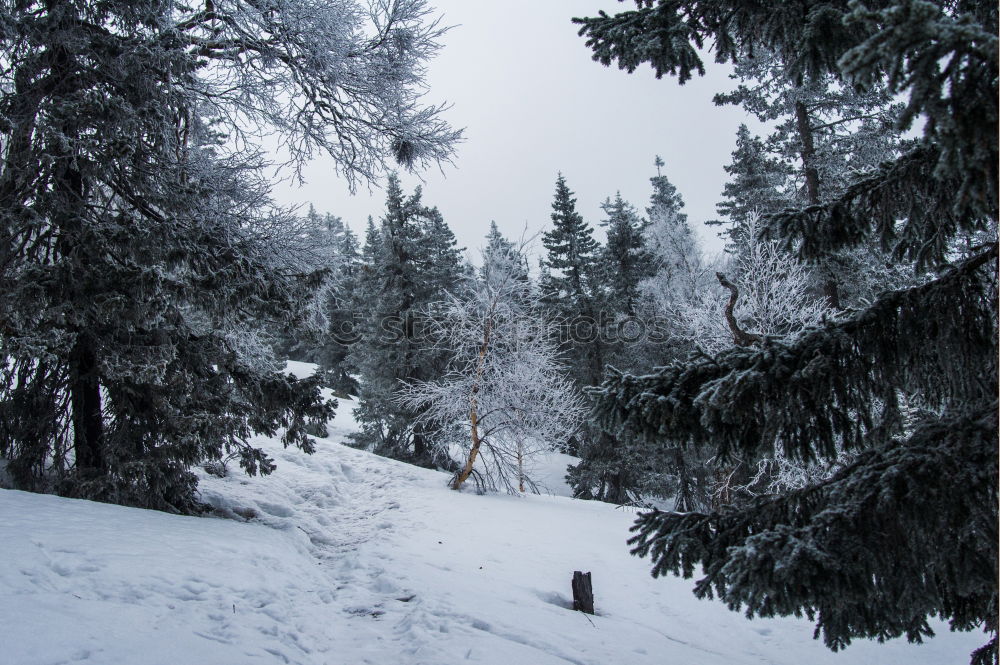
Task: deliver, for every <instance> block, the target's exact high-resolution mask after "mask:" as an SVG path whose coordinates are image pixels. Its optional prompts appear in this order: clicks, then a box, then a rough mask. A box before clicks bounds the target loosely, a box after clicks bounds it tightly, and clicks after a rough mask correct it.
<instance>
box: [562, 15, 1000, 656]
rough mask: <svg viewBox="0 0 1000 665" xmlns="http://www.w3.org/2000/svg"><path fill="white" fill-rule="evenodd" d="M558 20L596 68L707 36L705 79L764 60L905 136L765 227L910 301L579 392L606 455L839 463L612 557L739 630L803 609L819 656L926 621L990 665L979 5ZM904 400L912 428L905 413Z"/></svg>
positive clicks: (680, 69) (988, 126)
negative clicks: (845, 458)
mask: <svg viewBox="0 0 1000 665" xmlns="http://www.w3.org/2000/svg"><path fill="white" fill-rule="evenodd" d="M577 21H578V22H579V23H580V24H581V25H582V27H581V33H582V34H583V35H585V36H586V37H587V43H588V45H589V46H590V47H591V48H592V49H593V50H594V57H595V59H597V60H599V61H601V62H603V63H604V64H610V63H611V62H612V61H616V62H617V63H618V64H619V66H620V67H622V68H624V69H627V70H629V71H632V70H634V69H635V68H636V67H637V66H638V65H639V64H641V63H644V62H648V63H650V64H651V65H652V66H653V68H654V70H655V72H656V73H657V75H663V74H665V73H670V74H676V75H678V77H679V79H680V80H681V81H682V82H683V81H685V80H687V79H689V78H690V77H691V76H692V75H693V74H694V73H695V72H698V73H701V72H702V71H703V69H704V65H703V63H702V61H701V58H700V54H699V51H698V50H697V49H698V47H700V46H702V45H703V44H704V43H705V42H706V41H708V40H714V45H715V51H716V54H717V58H718V59H719V60H720V61H738V60H739V59H740V58H745V57H747V56H748V55H750V54H751V53H753V52H755V51H757V50H760V49H766V50H767V51H770V52H773V53H775V54H777V57H778V58H780V60H781V64H782V66H783V67H784V69H785V71H786V72H787V73H788V74H789V76H790V77H792V78H793V79H794V78H795V77H799V76H801V77H802V78H803V79H804V80H809V79H813V80H815V79H819V78H821V77H824V76H828V75H832V76H836V77H841V80H845V81H848V82H849V84H850V85H854V86H860V87H868V88H869V89H872V88H873V87H875V86H884V89H885V91H886V92H887V93H888V94H890V95H905V96H906V97H907V99H906V106H905V109H904V110H903V112H902V114H901V116H900V121H899V123H900V124H899V125H898V126H899V128H900V129H901V130H905V129H906V128H908V127H909V125H910V124H911V123H912V122H913V121H914V120H915V119H916V118H917V117H920V116H923V118H924V119H925V123H924V127H923V135H922V137H921V138H920V139H918V140H917V141H915V143H914V145H913V146H911V147H910V148H909V149H908V150H907V151H906V152H904V153H903V154H902V155H900V156H899V157H896V158H895V159H891V160H888V161H886V162H884V163H883V164H881V165H879V166H878V167H877V168H875V169H872V170H869V171H868V172H866V173H864V174H861V175H860V177H858V178H856V179H855V180H854V181H853V182H852V183H851V184H849V185H848V186H847V187H846V188H845V189H844V190H843V192H842V193H841V194H839V195H838V196H836V197H835V198H833V199H831V200H826V201H823V200H821V201H819V202H818V203H814V204H813V205H809V206H807V207H805V208H801V209H799V210H789V211H783V212H781V213H777V214H775V215H772V216H770V217H769V218H768V220H767V228H766V232H767V233H769V234H771V235H772V236H774V237H778V238H781V239H783V240H784V241H785V242H786V243H787V245H788V246H789V248H791V249H794V250H795V251H796V252H797V253H798V255H799V256H800V257H801V258H803V259H815V258H820V257H823V256H825V255H829V254H830V253H832V252H837V251H840V250H843V249H845V248H850V247H854V246H857V245H859V244H861V243H863V242H867V241H870V240H874V241H877V242H879V243H881V244H882V245H883V246H884V247H885V248H886V249H887V250H889V251H891V252H892V253H893V255H894V256H896V257H897V258H898V259H900V260H906V261H908V262H909V263H910V266H911V267H912V269H913V270H915V271H916V272H917V273H918V274H920V275H921V281H922V283H920V284H919V285H918V286H914V287H911V288H904V289H899V290H895V291H889V292H886V293H884V294H882V295H881V296H880V297H878V298H877V299H876V300H875V302H873V303H871V304H870V305H869V306H867V307H865V308H863V309H861V310H860V311H858V312H856V313H854V314H851V315H848V316H844V317H842V318H841V319H839V320H835V321H832V322H828V323H826V324H825V325H823V326H821V327H818V328H815V329H813V330H811V331H807V332H805V333H803V334H801V335H799V336H797V337H796V338H795V339H794V341H790V342H783V341H781V340H779V339H776V340H770V341H768V343H767V344H764V345H763V346H759V347H758V346H751V347H746V348H737V349H733V350H731V351H727V352H723V353H721V354H719V355H718V356H717V357H715V358H702V359H699V358H693V359H691V360H689V361H687V362H678V363H673V364H671V365H669V366H667V367H664V368H662V369H660V370H658V371H657V372H655V373H653V374H651V375H647V376H641V377H636V376H629V375H626V374H621V373H618V374H615V375H613V376H612V377H611V378H610V379H609V380H608V381H607V382H606V383H605V384H604V385H603V386H602V388H601V390H600V394H599V416H600V418H601V420H602V422H603V423H604V424H605V425H606V426H608V427H613V428H615V429H616V430H617V431H619V432H621V433H622V434H623V435H626V436H632V437H639V438H645V439H652V440H660V439H666V440H669V441H673V442H675V443H676V444H677V445H681V446H692V447H696V448H704V449H708V450H711V451H713V452H714V453H715V454H716V455H717V456H718V457H719V458H720V459H722V460H726V459H729V458H731V457H732V456H734V455H745V456H751V457H753V456H756V455H760V454H766V453H767V451H769V450H773V449H774V447H775V446H777V445H780V446H781V447H782V448H783V450H784V451H785V453H786V455H788V456H789V457H791V458H793V459H795V460H797V461H802V462H808V461H812V460H816V459H833V458H835V456H836V455H837V454H838V451H839V450H842V449H846V450H848V451H851V452H853V453H854V454H855V455H856V457H855V461H854V462H852V463H851V464H849V465H847V466H846V467H845V468H843V469H842V470H841V471H840V472H838V473H836V474H835V475H834V476H832V477H831V478H828V479H826V480H823V481H821V482H818V483H815V484H810V485H808V486H806V487H803V488H801V489H797V490H793V491H790V492H787V493H783V494H777V495H768V496H762V497H759V498H757V499H754V500H752V501H749V502H748V503H746V504H744V505H741V506H738V507H733V508H729V509H725V510H720V511H717V512H688V513H675V512H658V511H654V512H650V513H646V514H644V515H642V516H640V518H639V520H638V522H637V524H636V526H635V530H636V532H637V533H636V535H635V536H634V538H633V539H632V540H631V543H632V544H633V545H634V546H635V549H634V550H633V551H634V552H636V553H638V554H640V555H644V556H650V557H651V558H652V560H653V562H654V569H653V572H654V574H655V575H660V574H664V573H668V572H672V573H675V574H684V575H685V576H691V575H693V574H694V573H695V571H696V570H700V571H702V577H701V578H700V579H699V580H698V582H697V583H696V586H695V593H696V594H697V595H699V596H702V597H712V596H715V595H717V596H719V597H720V598H721V599H723V600H724V601H725V602H727V603H728V604H729V606H730V607H731V608H733V609H742V610H743V611H745V613H746V614H747V615H748V616H774V615H791V614H795V615H800V614H805V615H806V616H809V617H810V618H812V619H813V620H815V621H816V622H817V635H822V637H823V639H824V641H825V643H826V644H827V645H828V646H829V647H830V648H832V649H835V650H836V649H841V648H843V647H846V646H847V645H848V644H849V643H850V642H851V640H852V639H855V638H859V637H865V638H877V639H880V640H882V639H889V638H893V637H898V636H903V635H905V636H906V637H907V638H908V639H910V640H913V641H920V640H921V639H922V638H923V637H926V636H929V635H931V634H932V631H931V629H930V626H929V625H928V617H931V616H935V615H936V616H939V617H941V618H944V619H947V620H948V621H949V622H950V624H951V628H952V629H954V630H973V629H975V628H984V629H985V630H986V631H988V632H989V633H991V634H992V636H993V637H992V639H991V640H990V642H989V643H988V644H987V645H985V646H984V647H983V648H981V649H979V650H977V651H976V652H974V653H973V656H972V660H973V662H974V663H978V664H984V665H985V664H986V663H990V662H993V663H995V662H997V638H996V631H997V607H998V597H997V574H996V570H997V569H996V565H997V554H998V552H997V542H998V538H997V499H996V497H997V491H998V478H997V475H998V474H997V465H996V459H997V452H998V451H997V441H998V434H997V410H998V404H997V341H996V340H997V323H996V322H997V308H996V298H997V292H996V270H997V268H996V262H997V239H996V229H997V226H996V224H997V181H998V179H997V164H998V152H997V144H998V140H997V139H998V136H997V120H998V118H997V97H998V95H997V80H998V57H997V49H996V41H997V37H996V35H997V8H996V5H995V3H985V2H962V3H930V2H913V1H910V0H895V1H887V2H877V3H876V2H847V1H840V0H825V1H823V2H810V3H803V2H798V1H793V0H788V1H784V2H772V3H767V5H762V4H755V3H744V2H734V1H729V0H727V1H725V2H716V3H702V2H693V1H691V2H688V1H686V0H685V1H679V2H658V3H653V2H650V1H646V0H640V2H638V9H637V11H633V12H626V13H622V14H619V15H615V16H609V15H606V14H601V15H599V16H597V17H594V18H587V19H577ZM663 31H669V33H670V34H671V36H672V38H671V39H669V40H667V39H661V38H660V35H661V34H662V32H663ZM944 63H947V66H944ZM973 237H975V238H978V239H979V241H980V242H979V244H977V245H974V248H972V250H971V251H968V252H965V258H960V259H959V260H955V259H956V258H958V256H959V255H958V252H957V251H956V250H957V247H959V246H961V245H964V244H966V243H965V239H966V238H973ZM901 397H902V399H901ZM907 401H916V402H918V403H920V404H921V405H922V406H923V407H924V410H923V411H922V413H921V415H920V416H919V417H916V418H904V415H905V414H904V410H903V406H902V405H903V403H904V402H907ZM945 543H947V546H944V545H943V544H945Z"/></svg>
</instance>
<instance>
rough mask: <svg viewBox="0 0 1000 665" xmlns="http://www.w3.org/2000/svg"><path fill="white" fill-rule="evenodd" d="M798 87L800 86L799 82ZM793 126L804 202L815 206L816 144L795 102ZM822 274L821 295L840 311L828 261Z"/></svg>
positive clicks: (803, 111) (802, 107)
mask: <svg viewBox="0 0 1000 665" xmlns="http://www.w3.org/2000/svg"><path fill="white" fill-rule="evenodd" d="M799 85H802V84H801V82H800V83H799ZM795 126H796V130H797V131H798V133H799V141H800V143H801V154H802V168H803V170H804V172H805V176H806V202H807V203H808V204H809V205H816V204H817V203H819V202H820V198H819V195H820V189H819V185H820V182H819V170H818V169H817V168H816V143H815V140H814V138H813V129H812V124H811V123H810V122H809V110H808V109H807V108H806V105H805V104H804V103H802V102H795ZM820 272H822V273H823V295H824V296H825V297H826V300H827V303H828V304H829V305H830V307H832V308H834V309H840V286H839V284H838V282H837V278H836V276H835V275H834V273H833V270H832V269H831V268H830V266H829V262H828V261H822V262H821V263H820Z"/></svg>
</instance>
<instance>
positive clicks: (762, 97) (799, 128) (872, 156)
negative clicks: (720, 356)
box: [715, 49, 902, 309]
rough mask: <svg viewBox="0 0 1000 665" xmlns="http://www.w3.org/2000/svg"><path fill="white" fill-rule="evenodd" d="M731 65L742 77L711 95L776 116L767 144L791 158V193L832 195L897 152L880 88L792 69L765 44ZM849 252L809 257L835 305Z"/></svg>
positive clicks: (767, 117)
mask: <svg viewBox="0 0 1000 665" xmlns="http://www.w3.org/2000/svg"><path fill="white" fill-rule="evenodd" d="M735 69H736V71H735V73H734V74H733V75H732V78H736V79H740V80H741V81H742V83H741V84H740V85H739V86H738V87H737V89H736V90H735V91H733V92H730V93H726V94H718V95H716V96H715V103H716V104H719V105H722V104H738V105H740V106H742V107H743V108H744V109H745V110H746V111H747V112H749V113H753V114H754V115H756V116H757V118H758V119H759V120H761V121H763V122H776V123H777V126H776V128H775V130H774V131H773V132H772V133H771V135H770V136H769V137H768V140H767V145H768V148H769V150H770V151H771V152H772V153H774V154H775V156H776V157H777V158H779V159H780V160H781V162H782V163H784V164H786V165H789V166H791V165H797V167H796V168H792V169H791V170H790V171H789V175H790V176H791V178H790V180H789V181H788V182H787V183H786V187H785V190H786V193H787V194H788V196H789V198H790V199H792V201H797V202H798V203H799V204H801V205H815V204H818V203H820V202H821V201H830V200H833V199H836V198H837V197H838V196H839V195H840V194H841V193H843V191H844V189H845V188H846V187H847V186H848V185H850V184H851V182H853V181H854V180H856V179H857V177H858V174H860V173H863V172H865V171H869V170H871V169H872V168H874V167H877V166H878V165H879V164H880V163H881V162H883V161H885V160H887V159H891V158H893V157H895V156H896V155H897V154H898V148H899V140H898V134H899V132H898V130H897V129H896V120H897V118H898V117H899V113H900V111H901V107H902V105H901V104H898V103H893V100H892V97H891V96H890V95H889V94H887V92H886V91H885V90H884V89H883V88H881V87H879V86H872V87H869V88H867V89H865V90H860V89H856V88H852V87H851V86H849V85H846V84H844V83H842V82H840V81H839V80H838V77H837V75H835V74H832V73H826V74H822V75H813V76H803V75H801V74H793V73H791V72H789V70H788V67H786V66H785V65H784V64H783V63H782V61H781V60H780V59H779V58H777V57H776V56H775V55H774V54H773V53H770V52H768V51H767V50H766V49H758V50H756V51H755V52H754V53H753V55H752V56H749V55H748V56H745V57H742V58H740V59H739V60H738V61H737V63H736V68H735ZM761 212H769V211H761ZM850 258H851V257H849V256H844V255H843V253H842V252H831V253H830V254H828V255H825V256H822V257H818V259H817V260H816V261H815V264H816V267H817V274H818V277H819V279H820V281H821V288H822V291H823V294H824V296H825V297H826V298H827V300H828V302H829V303H830V306H831V307H833V308H835V309H840V308H841V307H842V306H843V300H844V299H843V297H842V296H843V294H842V293H841V291H842V289H841V286H840V283H841V282H842V281H843V280H842V277H841V274H842V273H845V272H847V271H849V270H850V269H851V268H855V269H856V268H857V266H852V265H851V261H850Z"/></svg>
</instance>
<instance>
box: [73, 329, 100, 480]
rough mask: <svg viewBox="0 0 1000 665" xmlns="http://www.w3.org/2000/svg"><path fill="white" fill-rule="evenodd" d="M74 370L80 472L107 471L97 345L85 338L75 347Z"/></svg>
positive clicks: (77, 457) (75, 443)
mask: <svg viewBox="0 0 1000 665" xmlns="http://www.w3.org/2000/svg"><path fill="white" fill-rule="evenodd" d="M70 362H71V363H72V368H71V370H70V386H69V388H70V405H71V408H72V409H73V448H74V451H75V453H76V468H77V470H83V469H92V470H96V471H98V472H101V471H103V470H104V465H105V460H104V451H103V438H104V421H103V417H102V415H101V383H100V380H99V378H98V374H97V355H96V354H95V352H94V346H93V342H92V341H91V339H90V337H89V336H88V335H86V334H83V335H81V336H80V337H79V338H78V339H77V342H76V345H75V346H74V348H73V353H72V356H71V361H70Z"/></svg>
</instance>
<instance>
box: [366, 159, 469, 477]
mask: <svg viewBox="0 0 1000 665" xmlns="http://www.w3.org/2000/svg"><path fill="white" fill-rule="evenodd" d="M455 245H456V242H455V237H454V234H452V232H451V230H450V229H449V228H448V227H447V225H446V224H445V222H444V219H443V218H442V217H441V214H440V213H439V212H438V210H437V209H436V208H428V207H426V206H424V205H423V203H422V202H421V191H420V189H419V188H418V189H417V190H416V192H414V194H413V195H411V196H409V197H406V196H405V195H404V193H403V190H402V187H401V186H400V183H399V178H398V177H396V176H395V175H391V176H390V177H389V182H388V186H387V188H386V214H385V216H384V217H383V218H382V220H381V224H380V225H379V227H378V228H376V227H375V225H374V223H373V222H372V221H371V220H369V224H368V230H367V233H366V241H365V247H364V250H363V252H362V261H363V266H362V268H361V270H360V278H359V280H358V283H357V298H358V306H359V308H360V310H359V311H361V312H364V313H365V317H364V319H363V321H361V322H360V335H359V341H358V342H357V343H356V344H354V345H353V346H352V348H351V356H350V357H351V360H352V362H353V363H354V365H355V366H356V367H358V370H359V375H360V392H359V400H358V407H357V409H356V410H355V416H356V417H357V419H358V422H359V424H360V425H361V431H360V432H359V433H357V434H355V435H352V439H353V441H354V443H355V445H357V446H359V447H363V448H367V449H369V450H372V451H374V452H376V453H378V454H380V455H385V456H388V457H393V458H396V459H403V460H407V461H412V462H414V463H416V464H422V465H425V466H434V465H435V463H436V462H437V460H436V458H435V451H434V450H432V449H431V447H430V446H429V445H428V442H427V437H426V433H425V432H424V431H423V429H422V421H418V420H417V416H418V415H419V413H418V412H416V411H414V410H413V409H412V408H410V407H406V406H403V405H401V404H399V403H398V402H396V401H394V400H393V396H394V395H395V394H396V392H397V391H398V390H399V389H400V387H401V386H402V385H403V383H408V382H412V381H429V380H433V379H435V378H437V376H439V375H440V373H441V372H442V371H444V366H445V364H446V362H447V356H446V354H445V353H444V352H443V351H442V350H440V349H437V348H436V347H435V346H434V345H433V340H430V339H427V337H426V335H425V332H426V328H425V327H426V325H427V320H426V317H428V316H430V315H431V314H432V311H431V304H432V303H433V302H435V301H439V300H441V299H442V298H443V297H444V296H445V293H446V292H447V291H449V290H452V289H453V288H454V287H455V286H456V285H457V283H458V281H459V277H460V275H461V271H462V268H461V263H460V250H459V249H458V248H457V247H456V246H455Z"/></svg>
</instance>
